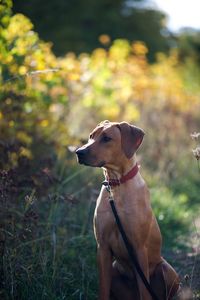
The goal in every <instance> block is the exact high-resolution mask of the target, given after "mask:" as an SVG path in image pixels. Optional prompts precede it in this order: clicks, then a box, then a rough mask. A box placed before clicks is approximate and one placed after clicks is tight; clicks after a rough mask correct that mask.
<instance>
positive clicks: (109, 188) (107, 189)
mask: <svg viewBox="0 0 200 300" xmlns="http://www.w3.org/2000/svg"><path fill="white" fill-rule="evenodd" d="M102 185H104V186H105V188H106V191H107V192H108V193H109V200H113V193H112V189H111V186H110V184H109V182H108V181H107V180H105V181H103V182H102Z"/></svg>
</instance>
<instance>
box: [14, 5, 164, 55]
mask: <svg viewBox="0 0 200 300" xmlns="http://www.w3.org/2000/svg"><path fill="white" fill-rule="evenodd" d="M148 2H149V0H137V1H135V0H131V1H126V0H117V1H116V0H115V1H113V0H98V1H97V0H96V1H91V0H85V1H82V0H76V1H70V0H59V1H57V0H51V1H48V2H47V1H43V2H41V1H39V0H37V1H35V0H29V1H28V2H26V1H20V0H15V1H14V3H13V9H14V12H16V13H23V14H25V15H27V16H28V17H29V18H30V19H31V20H32V22H33V24H34V25H35V28H36V31H37V32H39V34H40V36H41V37H42V38H43V39H44V40H46V41H51V42H53V50H54V51H55V53H56V54H57V55H64V54H65V53H66V52H69V51H73V52H75V53H77V54H80V53H82V52H90V53H91V52H92V51H93V50H94V49H96V48H97V47H99V46H100V41H99V37H100V36H101V35H103V34H107V35H109V36H110V38H111V40H112V41H113V40H115V39H119V38H122V37H123V38H125V39H127V40H129V41H133V40H142V41H144V42H145V43H146V44H147V46H148V48H149V57H150V58H151V59H154V55H155V53H156V52H158V51H166V50H168V48H169V46H168V45H169V40H168V39H167V38H166V35H167V29H166V28H165V15H164V13H162V12H160V11H157V10H153V9H152V8H147V4H148ZM55 20H56V22H55ZM109 45H110V43H109V40H107V42H106V43H105V44H104V46H105V47H106V48H107V47H108V46H109Z"/></svg>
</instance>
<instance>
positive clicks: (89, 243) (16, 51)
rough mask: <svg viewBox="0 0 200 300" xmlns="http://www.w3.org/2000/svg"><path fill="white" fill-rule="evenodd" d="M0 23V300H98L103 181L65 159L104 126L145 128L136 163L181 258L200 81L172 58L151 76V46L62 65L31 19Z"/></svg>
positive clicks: (118, 48)
mask: <svg viewBox="0 0 200 300" xmlns="http://www.w3.org/2000/svg"><path fill="white" fill-rule="evenodd" d="M0 14H1V25H0V168H1V173H0V211H1V215H0V228H1V231H0V254H1V261H0V271H1V272H0V276H1V278H0V279H2V280H0V284H1V286H0V290H1V296H2V295H3V296H2V297H4V298H5V299H27V298H29V299H64V298H65V297H70V299H77V298H79V299H81V297H83V295H85V297H86V299H94V298H95V296H94V295H96V271H95V270H96V266H95V262H94V260H95V243H94V240H93V234H92V229H91V228H92V225H91V223H92V214H93V209H94V205H95V203H94V199H95V197H96V194H97V192H96V190H95V189H96V188H97V189H99V185H100V182H101V180H102V175H100V172H99V170H93V169H87V168H83V167H79V166H76V162H75V157H74V154H72V153H70V151H69V150H68V149H67V147H68V146H69V145H74V144H76V145H77V144H78V143H81V140H84V139H86V138H87V136H88V133H89V132H90V130H91V129H92V128H93V127H94V126H96V124H97V123H98V122H100V121H102V119H110V120H111V121H122V120H126V121H128V122H130V123H136V124H137V125H138V126H141V127H142V128H144V130H145V132H146V135H145V139H144V144H143V146H142V147H141V150H140V152H139V155H138V159H139V160H141V159H142V168H141V172H142V173H143V175H144V177H145V179H146V181H147V182H148V184H149V185H150V187H151V190H152V202H153V205H154V210H155V212H156V215H157V217H158V220H159V223H160V226H161V229H162V232H163V239H164V245H165V246H166V247H169V246H170V247H175V248H176V249H177V248H178V247H182V242H183V238H182V236H183V235H186V233H189V232H190V223H191V218H192V217H195V214H197V213H198V201H199V194H200V187H199V173H198V170H197V166H196V164H195V161H194V158H193V157H192V151H191V150H192V142H191V138H190V133H191V132H194V131H198V129H199V127H200V118H199V111H200V101H199V100H200V99H199V97H200V85H199V78H200V76H199V72H200V71H199V68H198V66H197V64H196V61H195V59H194V58H193V56H192V57H190V58H189V59H186V60H182V59H180V53H179V52H178V50H172V51H171V52H170V54H169V55H166V54H163V53H159V54H158V55H157V60H156V62H155V63H154V64H150V63H149V61H148V59H147V53H148V48H147V46H146V45H145V44H144V43H143V42H140V41H135V42H133V43H130V42H128V41H127V40H125V39H117V40H115V41H114V42H113V43H112V44H111V45H110V47H108V48H107V49H105V48H103V47H101V48H96V49H95V50H94V51H93V52H92V53H91V54H80V55H79V56H76V55H75V54H73V53H67V54H66V55H65V56H63V57H60V58H57V57H55V55H54V54H53V53H52V50H51V45H50V44H48V43H44V42H43V41H41V39H40V38H39V36H38V34H37V33H36V32H35V31H34V30H33V25H32V23H31V21H30V20H29V19H28V18H27V17H25V16H24V15H22V14H16V15H11V2H10V1H4V2H1V5H0ZM108 39H109V37H108V36H107V35H104V36H101V42H102V43H104V42H105V41H106V40H108ZM92 187H93V188H95V189H93V188H92ZM169 188H170V189H171V191H169ZM172 230H173V237H174V238H173V239H172V238H171V236H172ZM2 276H3V278H2ZM31 297H32V298H31Z"/></svg>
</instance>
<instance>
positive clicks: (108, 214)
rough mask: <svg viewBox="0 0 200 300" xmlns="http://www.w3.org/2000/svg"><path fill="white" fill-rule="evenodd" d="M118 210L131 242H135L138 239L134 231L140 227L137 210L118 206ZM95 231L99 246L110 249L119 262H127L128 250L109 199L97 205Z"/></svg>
mask: <svg viewBox="0 0 200 300" xmlns="http://www.w3.org/2000/svg"><path fill="white" fill-rule="evenodd" d="M116 208H117V211H118V215H119V218H120V220H121V223H122V226H123V228H124V231H125V232H126V235H127V237H128V239H129V241H131V242H133V236H134V237H135V238H136V239H137V233H136V232H135V233H134V231H135V230H134V229H136V228H137V225H138V224H136V219H137V218H136V212H135V209H133V208H131V209H130V210H127V209H124V208H123V207H118V206H117V205H116ZM94 231H95V237H96V240H97V243H98V244H100V245H103V246H106V247H108V248H109V249H110V250H111V251H112V254H113V256H115V258H117V259H118V260H127V258H128V254H127V250H126V248H125V246H124V241H123V239H122V237H121V234H120V232H119V228H118V226H117V224H116V220H115V217H114V214H113V212H112V209H111V207H110V204H109V201H108V199H106V203H103V204H102V203H100V204H99V203H97V207H96V210H95V215H94ZM136 231H137V229H136Z"/></svg>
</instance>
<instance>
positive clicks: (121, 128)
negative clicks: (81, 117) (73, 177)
mask: <svg viewBox="0 0 200 300" xmlns="http://www.w3.org/2000/svg"><path fill="white" fill-rule="evenodd" d="M143 137H144V131H143V130H142V129H140V128H138V127H136V126H133V125H130V124H128V123H126V122H121V123H116V122H109V121H103V122H101V123H100V124H99V125H97V127H96V128H95V129H94V130H93V131H92V132H91V133H90V136H89V140H88V142H87V144H85V145H83V146H82V147H80V148H78V149H77V150H76V154H77V157H78V162H79V163H80V164H84V165H88V166H92V167H110V166H118V165H119V164H120V163H121V162H122V161H124V159H126V160H127V159H128V160H129V159H131V158H132V156H133V155H134V153H135V152H136V151H137V149H138V148H139V146H140V144H141V143H142V140H143Z"/></svg>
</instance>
